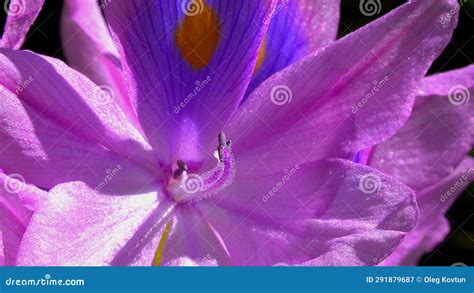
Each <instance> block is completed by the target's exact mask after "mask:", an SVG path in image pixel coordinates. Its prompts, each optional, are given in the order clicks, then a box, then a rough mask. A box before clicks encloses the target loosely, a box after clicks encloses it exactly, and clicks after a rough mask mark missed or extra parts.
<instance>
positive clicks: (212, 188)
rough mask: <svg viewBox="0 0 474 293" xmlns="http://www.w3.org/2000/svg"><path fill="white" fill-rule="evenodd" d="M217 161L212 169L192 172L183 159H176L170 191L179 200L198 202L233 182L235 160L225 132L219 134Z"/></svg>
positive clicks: (169, 185) (169, 186)
mask: <svg viewBox="0 0 474 293" xmlns="http://www.w3.org/2000/svg"><path fill="white" fill-rule="evenodd" d="M216 157H217V163H216V165H215V166H214V167H213V168H211V169H210V170H207V171H204V172H201V173H190V172H189V170H188V166H187V165H186V163H185V162H183V161H182V160H178V161H176V166H175V169H174V171H173V176H172V178H171V179H170V182H169V184H168V191H169V192H170V194H171V196H172V197H173V198H174V199H175V200H176V201H177V202H196V201H199V200H201V199H203V198H206V197H209V196H211V195H213V194H215V193H217V192H219V191H221V190H223V189H225V188H226V187H228V186H229V185H230V184H232V182H233V179H234V176H235V160H234V156H233V154H232V150H231V142H230V141H228V140H227V139H226V137H225V135H224V133H222V132H220V133H219V135H218V146H217V150H216Z"/></svg>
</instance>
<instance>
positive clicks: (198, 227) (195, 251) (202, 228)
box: [162, 206, 232, 266]
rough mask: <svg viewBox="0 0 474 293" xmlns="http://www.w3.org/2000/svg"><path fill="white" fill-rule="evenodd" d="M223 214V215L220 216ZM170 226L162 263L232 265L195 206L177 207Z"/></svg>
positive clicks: (174, 264) (217, 238)
mask: <svg viewBox="0 0 474 293" xmlns="http://www.w3.org/2000/svg"><path fill="white" fill-rule="evenodd" d="M222 217H225V216H224V215H222ZM173 224H174V225H173V229H172V230H171V233H170V235H169V237H168V240H167V241H166V243H165V246H164V251H163V260H162V263H163V265H165V266H217V265H231V264H232V262H231V260H230V258H229V255H228V254H227V251H226V249H225V246H222V245H221V244H222V243H221V241H220V240H221V239H219V237H218V236H217V235H216V234H215V231H214V230H213V227H212V226H211V225H210V224H209V223H208V222H207V221H206V220H205V219H203V217H202V215H201V214H200V213H199V211H196V210H195V209H194V207H189V206H180V207H179V208H178V209H177V213H176V215H175V216H174V218H173Z"/></svg>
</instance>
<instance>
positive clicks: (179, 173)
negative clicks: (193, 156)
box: [173, 160, 188, 179]
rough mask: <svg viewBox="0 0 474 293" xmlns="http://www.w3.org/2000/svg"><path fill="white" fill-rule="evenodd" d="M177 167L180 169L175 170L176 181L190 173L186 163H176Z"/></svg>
mask: <svg viewBox="0 0 474 293" xmlns="http://www.w3.org/2000/svg"><path fill="white" fill-rule="evenodd" d="M176 165H178V169H176V170H174V173H173V178H174V179H178V178H181V177H182V176H183V174H185V173H186V172H187V171H188V166H187V165H186V163H185V162H184V161H182V160H178V161H176Z"/></svg>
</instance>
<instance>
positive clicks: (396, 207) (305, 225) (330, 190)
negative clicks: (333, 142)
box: [197, 160, 417, 265]
mask: <svg viewBox="0 0 474 293" xmlns="http://www.w3.org/2000/svg"><path fill="white" fill-rule="evenodd" d="M295 170H296V171H295ZM295 170H289V171H288V173H285V172H283V171H282V172H281V173H276V174H271V175H270V174H268V176H251V175H249V176H245V175H244V176H240V177H239V175H237V176H238V178H237V179H236V181H235V182H234V184H233V185H232V186H231V189H230V190H229V191H228V192H225V193H224V194H221V195H220V196H217V197H211V198H210V200H208V201H201V202H199V203H198V205H197V206H198V208H200V209H201V210H202V214H203V218H204V219H206V220H207V221H208V222H209V223H211V224H212V225H213V227H215V230H216V233H218V234H219V235H220V237H219V238H220V239H222V243H224V244H225V247H226V249H227V251H228V254H229V255H230V257H231V259H232V264H233V265H275V264H278V263H285V264H288V265H298V264H302V263H303V264H309V263H310V264H312V265H374V264H377V263H378V262H379V261H381V259H382V258H383V256H384V255H385V254H389V253H390V252H391V251H392V250H393V249H394V248H395V247H396V246H397V245H398V244H399V242H400V241H401V240H402V239H403V236H404V235H405V234H406V233H407V232H408V231H410V230H411V229H412V228H413V227H414V225H415V223H416V219H417V208H416V204H415V201H414V193H413V191H411V190H410V189H409V188H407V187H406V186H404V185H403V184H401V183H399V182H398V181H395V180H393V179H391V178H390V177H387V176H386V175H383V174H381V173H380V172H377V171H375V170H373V169H371V168H369V167H366V166H363V165H357V164H354V163H352V162H349V161H344V160H329V161H324V162H317V163H311V164H307V165H302V166H300V167H296V166H295ZM367 175H369V176H367ZM280 178H281V179H280ZM364 180H369V182H363V181H364ZM370 180H374V182H372V183H375V186H372V187H371V186H370V183H371V182H370ZM361 181H362V182H363V183H364V184H363V185H361ZM364 188H367V189H364ZM374 259H375V260H378V261H376V262H374ZM307 262H309V263H307Z"/></svg>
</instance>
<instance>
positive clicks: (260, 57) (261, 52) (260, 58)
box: [253, 39, 267, 74]
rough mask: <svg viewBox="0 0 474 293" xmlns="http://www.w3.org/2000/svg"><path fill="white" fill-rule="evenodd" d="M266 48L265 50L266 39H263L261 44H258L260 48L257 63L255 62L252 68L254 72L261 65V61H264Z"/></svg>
mask: <svg viewBox="0 0 474 293" xmlns="http://www.w3.org/2000/svg"><path fill="white" fill-rule="evenodd" d="M266 50H267V39H264V40H263V42H262V44H261V45H260V49H259V50H258V57H257V63H256V64H255V69H254V70H253V73H254V74H255V72H257V71H258V70H259V69H260V67H262V64H263V61H265V57H266V53H267V52H266Z"/></svg>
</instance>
